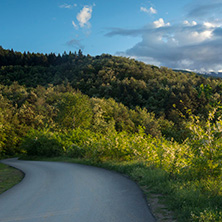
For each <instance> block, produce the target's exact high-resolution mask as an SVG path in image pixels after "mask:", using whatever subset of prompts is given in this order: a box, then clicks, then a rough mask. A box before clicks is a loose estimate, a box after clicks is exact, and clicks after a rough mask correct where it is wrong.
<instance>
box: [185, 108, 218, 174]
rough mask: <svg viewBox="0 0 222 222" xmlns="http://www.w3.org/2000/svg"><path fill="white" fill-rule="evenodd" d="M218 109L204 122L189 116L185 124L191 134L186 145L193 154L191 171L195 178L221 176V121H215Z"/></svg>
mask: <svg viewBox="0 0 222 222" xmlns="http://www.w3.org/2000/svg"><path fill="white" fill-rule="evenodd" d="M218 108H219V107H218ZM218 108H214V109H213V111H212V112H210V113H209V116H208V119H207V120H206V121H204V120H202V121H201V120H200V118H199V117H198V116H194V115H192V114H191V116H190V119H191V121H190V122H188V123H187V127H189V129H190V130H191V132H192V134H191V137H190V138H189V140H188V144H189V146H190V147H191V148H192V151H193V153H194V159H193V162H192V165H191V171H192V172H193V173H194V176H197V177H208V176H210V177H212V176H219V175H221V176H222V162H221V159H222V152H221V150H222V120H221V119H220V118H218V119H215V114H216V111H217V110H218Z"/></svg>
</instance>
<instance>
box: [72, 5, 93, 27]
mask: <svg viewBox="0 0 222 222" xmlns="http://www.w3.org/2000/svg"><path fill="white" fill-rule="evenodd" d="M91 17H92V6H87V5H86V6H84V7H83V9H82V10H81V11H80V12H79V13H78V15H77V17H76V18H77V20H78V22H79V25H80V27H81V28H83V27H85V26H87V27H90V23H89V20H90V19H91Z"/></svg>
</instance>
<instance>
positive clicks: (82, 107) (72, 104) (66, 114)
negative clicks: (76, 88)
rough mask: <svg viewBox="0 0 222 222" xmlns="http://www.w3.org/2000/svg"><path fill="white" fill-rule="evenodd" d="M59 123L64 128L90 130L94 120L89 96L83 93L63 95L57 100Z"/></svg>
mask: <svg viewBox="0 0 222 222" xmlns="http://www.w3.org/2000/svg"><path fill="white" fill-rule="evenodd" d="M56 107H57V109H58V115H57V122H58V124H59V125H60V127H62V128H66V129H74V128H77V127H83V128H88V127H89V126H90V124H91V119H92V107H91V104H90V100H89V98H88V97H87V96H85V95H82V94H81V93H68V92H67V93H62V94H61V95H59V96H58V98H57V104H56Z"/></svg>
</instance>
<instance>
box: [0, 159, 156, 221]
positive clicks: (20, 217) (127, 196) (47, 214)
mask: <svg viewBox="0 0 222 222" xmlns="http://www.w3.org/2000/svg"><path fill="white" fill-rule="evenodd" d="M1 162H3V163H5V164H8V165H11V166H14V167H16V168H18V169H20V170H22V171H23V172H24V173H25V177H24V179H23V180H22V181H21V182H20V183H19V184H17V185H16V186H14V187H13V188H12V189H10V190H8V191H6V192H4V193H3V194H1V195H0V222H12V221H24V222H43V221H46V222H154V221H155V220H154V218H153V216H152V215H151V213H150V211H149V209H148V206H147V203H146V200H145V198H144V196H143V194H142V192H141V190H140V189H139V188H138V186H137V185H136V184H135V183H134V182H132V181H131V180H129V179H127V178H126V177H124V176H121V175H120V174H118V173H115V172H110V171H107V170H104V169H100V168H96V167H91V166H84V165H79V164H71V163H60V162H43V161H19V160H17V159H8V160H4V161H1Z"/></svg>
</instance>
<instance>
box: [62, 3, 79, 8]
mask: <svg viewBox="0 0 222 222" xmlns="http://www.w3.org/2000/svg"><path fill="white" fill-rule="evenodd" d="M76 6H77V4H73V5H70V4H67V3H64V4H63V5H60V6H59V8H66V9H71V8H73V7H76Z"/></svg>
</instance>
